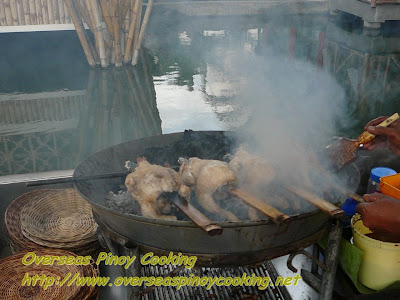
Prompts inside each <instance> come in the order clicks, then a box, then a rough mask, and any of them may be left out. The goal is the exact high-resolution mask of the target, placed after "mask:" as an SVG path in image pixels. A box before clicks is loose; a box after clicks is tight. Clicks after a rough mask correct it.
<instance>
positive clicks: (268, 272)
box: [141, 262, 290, 300]
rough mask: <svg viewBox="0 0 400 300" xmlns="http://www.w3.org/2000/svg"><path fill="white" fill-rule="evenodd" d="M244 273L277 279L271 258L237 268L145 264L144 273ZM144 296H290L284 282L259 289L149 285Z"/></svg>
mask: <svg viewBox="0 0 400 300" xmlns="http://www.w3.org/2000/svg"><path fill="white" fill-rule="evenodd" d="M243 273H246V274H248V275H250V276H251V275H252V274H255V276H259V277H269V278H271V281H272V282H275V281H276V276H277V275H276V274H277V273H276V271H275V268H274V267H273V265H272V264H271V263H270V262H264V263H262V264H260V265H258V266H255V267H247V266H246V267H235V268H198V269H195V268H193V269H191V270H187V269H179V268H176V267H173V266H171V265H168V266H165V267H154V266H145V267H142V275H143V276H155V277H157V276H161V277H165V276H171V277H174V276H184V277H190V276H191V274H193V276H199V277H202V276H208V277H220V276H222V277H242V275H243ZM141 293H142V297H141V298H142V299H143V300H166V299H168V300H169V299H171V300H175V299H207V300H208V299H210V300H211V299H212V300H214V299H221V300H222V299H223V300H226V299H237V300H242V299H247V300H252V299H254V300H258V299H265V300H270V299H276V300H280V299H290V296H289V294H288V293H287V290H286V288H285V287H284V286H268V287H267V288H266V289H264V290H260V289H259V288H258V287H257V285H256V286H246V285H241V286H240V285H239V286H232V285H230V286H224V285H222V286H216V285H213V286H212V287H211V288H210V289H209V290H207V289H206V287H205V286H203V287H201V286H196V285H194V286H182V287H181V288H180V289H179V290H177V288H176V287H171V286H169V287H166V286H161V287H154V286H153V287H150V288H147V289H146V288H145V289H142V292H141Z"/></svg>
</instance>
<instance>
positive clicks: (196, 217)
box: [168, 194, 223, 236]
mask: <svg viewBox="0 0 400 300" xmlns="http://www.w3.org/2000/svg"><path fill="white" fill-rule="evenodd" d="M168 199H169V200H170V201H171V202H172V203H173V204H174V205H175V206H176V207H177V208H178V209H179V210H180V211H181V212H183V213H184V214H185V215H186V216H187V217H188V218H189V219H190V220H191V221H192V222H193V223H195V224H196V225H197V226H198V227H199V228H200V229H201V230H203V231H204V232H206V233H207V234H208V235H211V236H214V235H221V234H222V231H223V229H222V227H221V226H219V225H217V224H215V222H213V221H211V220H210V219H209V218H207V217H206V216H205V215H203V214H202V213H201V212H200V211H199V210H198V209H197V208H196V207H194V206H193V205H191V204H190V203H189V202H187V201H186V200H185V199H182V198H181V197H180V196H179V195H177V194H175V195H172V196H171V197H168Z"/></svg>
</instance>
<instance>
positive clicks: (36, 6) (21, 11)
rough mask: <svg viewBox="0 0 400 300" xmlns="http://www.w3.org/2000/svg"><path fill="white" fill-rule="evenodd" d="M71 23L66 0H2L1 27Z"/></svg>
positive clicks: (0, 7) (0, 3) (0, 2)
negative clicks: (65, 5)
mask: <svg viewBox="0 0 400 300" xmlns="http://www.w3.org/2000/svg"><path fill="white" fill-rule="evenodd" d="M74 1H76V0H74ZM71 23H72V21H71V17H70V15H69V13H68V10H65V9H64V0H0V26H18V25H44V24H71Z"/></svg>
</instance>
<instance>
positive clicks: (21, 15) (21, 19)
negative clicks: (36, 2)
mask: <svg viewBox="0 0 400 300" xmlns="http://www.w3.org/2000/svg"><path fill="white" fill-rule="evenodd" d="M15 1H16V2H17V13H18V25H26V24H25V14H24V8H23V4H22V0H15Z"/></svg>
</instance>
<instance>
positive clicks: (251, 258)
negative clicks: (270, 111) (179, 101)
mask: <svg viewBox="0 0 400 300" xmlns="http://www.w3.org/2000/svg"><path fill="white" fill-rule="evenodd" d="M183 138H184V133H173V134H166V135H159V136H153V137H148V138H143V139H139V140H134V141H129V142H125V143H122V144H119V145H116V146H113V147H110V148H107V149H105V150H103V151H100V152H98V153H95V154H93V155H92V156H90V157H89V158H88V159H86V160H85V161H83V162H82V163H81V164H80V165H79V166H78V167H77V168H76V170H75V172H74V178H79V177H81V176H92V175H97V174H107V173H117V172H123V171H124V170H125V169H124V165H125V161H127V160H131V161H134V160H135V159H136V157H138V156H140V155H143V154H146V153H148V152H149V151H150V150H149V149H153V150H154V149H156V150H157V149H167V150H166V152H168V151H171V149H170V148H168V147H169V146H170V145H172V144H173V143H175V144H176V143H177V142H179V141H180V140H182V139H183ZM193 138H194V139H195V140H197V141H198V146H199V148H198V149H197V150H196V149H189V150H188V149H186V150H185V151H186V152H190V153H176V157H178V156H181V155H182V154H183V155H185V154H186V156H193V155H194V154H197V156H199V157H202V156H203V157H209V158H217V157H216V156H220V155H222V153H226V152H229V151H230V150H231V147H233V142H232V141H233V140H234V139H235V136H234V133H232V132H217V131H211V132H210V131H205V132H194V137H193V136H192V139H193ZM210 140H211V141H210ZM216 141H218V143H220V145H218V148H221V143H222V144H223V149H216V148H215V147H216V146H215V144H218V143H216ZM153 150H152V151H153ZM174 151H176V152H179V149H175V150H174ZM196 151H197V153H196ZM150 152H151V151H150ZM153 152H154V151H153ZM216 153H217V154H216ZM148 159H149V158H148ZM160 159H163V158H160ZM175 159H176V158H175V157H173V158H172V160H174V161H176V160H175ZM149 160H150V161H151V162H152V159H149ZM153 160H157V158H153ZM174 161H171V160H170V163H171V164H173V163H174ZM156 162H157V161H156ZM157 163H161V161H160V162H157ZM124 179H125V178H124V177H120V178H108V179H96V180H84V181H78V180H75V182H74V185H75V187H76V189H77V190H78V191H79V193H80V194H81V195H82V196H83V197H84V198H85V199H86V200H87V201H88V202H89V203H90V205H91V206H92V208H93V212H94V214H95V216H96V218H98V220H99V223H101V225H102V226H103V228H104V229H106V228H107V229H108V230H110V231H111V232H116V233H118V234H119V235H120V236H122V237H123V238H124V239H126V241H127V242H129V245H131V244H134V245H138V246H141V248H142V249H143V250H144V251H148V250H152V251H155V252H159V253H165V252H168V251H174V252H182V253H187V254H194V255H197V256H198V262H201V261H204V262H206V263H208V264H219V265H222V264H235V265H240V264H249V263H253V262H258V261H262V260H265V259H271V258H274V257H278V256H281V255H285V254H287V253H290V252H292V251H296V250H298V249H303V248H305V247H307V246H309V245H311V244H313V243H314V242H316V241H317V240H318V238H319V237H320V236H321V235H322V234H323V232H324V229H325V228H326V225H327V223H328V221H329V216H328V215H326V214H325V213H324V212H322V211H320V210H318V209H315V210H312V211H310V212H308V213H303V214H300V215H295V216H292V217H291V220H290V221H289V222H287V223H284V224H281V225H276V224H274V223H273V222H272V221H270V220H260V221H240V222H234V223H232V222H220V223H218V224H219V225H220V226H221V227H223V233H222V235H219V236H209V235H207V234H205V233H204V232H203V231H201V230H200V229H199V228H198V227H196V226H195V225H194V224H193V223H192V222H190V221H179V220H178V221H166V220H158V219H150V218H147V217H143V216H136V215H130V214H125V213H121V212H118V211H113V210H111V209H109V208H107V207H106V205H105V198H106V195H107V193H109V191H113V192H117V191H118V190H120V186H121V185H123V183H124Z"/></svg>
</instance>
